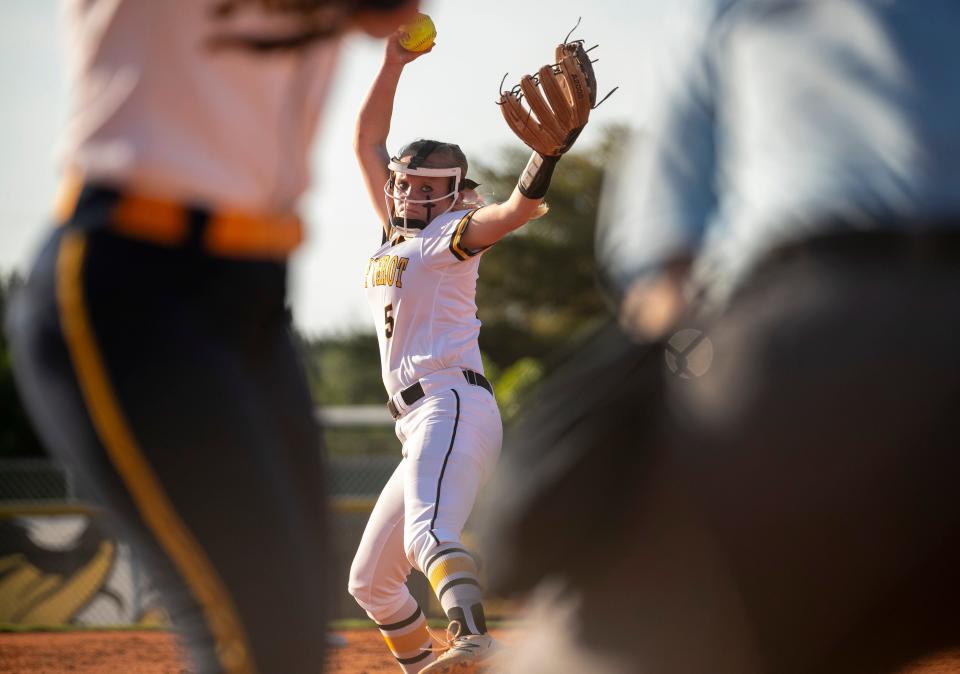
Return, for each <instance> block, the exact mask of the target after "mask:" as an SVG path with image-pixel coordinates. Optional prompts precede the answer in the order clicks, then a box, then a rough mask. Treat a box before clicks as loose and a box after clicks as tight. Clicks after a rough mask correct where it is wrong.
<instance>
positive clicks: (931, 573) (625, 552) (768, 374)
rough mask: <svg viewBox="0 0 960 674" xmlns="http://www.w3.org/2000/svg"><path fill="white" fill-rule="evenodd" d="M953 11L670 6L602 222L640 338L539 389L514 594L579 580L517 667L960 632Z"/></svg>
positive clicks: (917, 640) (514, 481) (709, 658)
mask: <svg viewBox="0 0 960 674" xmlns="http://www.w3.org/2000/svg"><path fill="white" fill-rule="evenodd" d="M958 24H960V5H958V4H957V3H955V2H952V1H950V0H921V1H912V2H900V1H897V0H891V1H884V2H880V1H873V0H826V1H802V0H792V1H791V0H788V1H784V2H770V1H766V0H725V1H724V0H690V1H687V2H682V3H675V5H674V6H671V8H670V12H669V16H668V17H667V18H665V19H664V20H663V22H662V24H661V25H658V26H657V27H656V32H657V33H658V36H659V37H660V38H662V39H663V40H662V43H658V46H659V54H660V56H661V57H662V58H663V61H662V62H661V63H660V64H659V67H658V69H657V71H656V72H657V75H658V79H657V82H656V83H655V84H654V86H653V87H652V91H651V92H650V95H649V97H648V99H647V100H648V102H649V105H650V110H649V113H648V114H645V115H644V116H645V117H646V118H647V119H648V120H649V126H648V128H646V129H644V130H643V132H642V133H641V134H638V136H637V138H636V141H635V142H634V144H633V146H632V147H630V148H629V149H628V153H627V157H626V161H625V163H624V164H623V165H622V166H621V167H620V168H619V170H617V171H616V172H615V173H614V174H613V175H612V176H611V178H612V180H611V186H610V189H609V191H608V195H607V197H606V201H605V203H604V209H603V210H604V213H603V215H602V217H601V220H602V228H601V231H600V233H599V239H598V252H599V255H600V259H601V263H602V266H603V268H604V271H605V273H606V274H607V276H608V278H609V279H610V280H611V283H612V285H613V286H614V287H615V288H617V289H618V290H619V296H620V299H621V302H620V307H621V316H620V317H621V321H622V324H623V326H624V328H625V329H626V330H627V331H628V332H629V334H630V335H631V336H632V337H633V339H635V340H636V341H637V343H638V344H637V345H636V346H630V345H629V343H628V342H627V341H626V340H625V339H622V338H617V337H616V336H611V335H606V336H605V337H604V339H605V340H606V342H602V341H600V342H598V343H597V344H595V345H593V349H592V350H588V351H587V352H585V353H584V354H582V358H581V359H580V362H578V363H576V364H574V365H572V366H571V367H570V368H568V370H567V371H566V372H564V373H563V374H562V375H561V376H559V377H557V378H555V380H554V381H551V382H549V383H548V384H547V385H546V387H545V388H546V389H547V390H548V391H549V394H548V395H549V396H551V397H553V400H545V401H543V402H542V403H541V405H540V406H539V408H537V409H535V410H534V411H533V412H532V413H531V415H530V416H529V418H528V420H527V423H526V425H525V426H524V427H523V428H521V429H520V430H519V431H518V433H517V434H516V435H515V436H512V437H511V438H510V439H508V446H509V447H510V448H511V449H516V450H517V457H518V458H517V460H516V461H515V462H513V463H512V465H507V466H505V468H506V470H505V471H504V478H503V480H502V481H499V482H500V484H499V489H498V490H497V491H496V492H495V493H494V498H495V499H498V498H499V497H501V496H502V497H503V501H500V502H501V503H503V502H507V503H506V504H505V505H503V507H502V508H501V509H500V510H499V512H498V514H497V515H496V517H495V520H494V526H495V528H494V533H495V535H496V536H497V538H496V539H495V540H499V541H501V544H500V545H499V546H492V549H491V550H489V551H488V554H489V555H490V557H491V559H492V560H494V561H496V562H497V564H499V565H501V566H502V568H500V569H499V570H497V572H496V573H494V569H491V573H494V578H495V579H496V586H497V587H500V588H507V589H512V590H514V591H521V590H526V589H529V588H530V587H531V586H532V585H533V584H535V583H536V582H537V581H538V580H539V579H542V578H544V577H552V578H554V579H556V580H559V581H560V583H559V584H558V585H559V586H560V587H562V588H563V589H561V590H559V591H558V590H554V592H555V596H554V597H553V598H552V599H550V600H545V601H544V602H543V606H546V607H547V608H544V609H543V610H541V611H540V612H539V613H538V614H537V615H538V616H539V618H540V619H541V621H542V622H540V623H537V624H536V626H537V627H540V628H543V629H535V630H533V634H531V637H530V640H529V642H528V645H529V646H530V648H529V650H528V651H527V653H526V657H524V658H522V659H518V660H517V661H516V662H517V667H516V670H515V671H518V672H523V673H524V674H531V673H533V672H551V673H552V674H557V673H564V672H580V671H591V672H636V671H644V672H664V673H669V674H679V673H689V674H702V673H703V672H714V673H720V672H722V673H729V674H750V673H754V672H756V673H759V672H776V673H777V674H784V673H791V672H796V673H797V674H799V673H801V672H807V673H809V672H818V673H828V672H836V673H837V674H839V673H841V672H843V673H852V672H871V673H873V674H879V673H881V672H893V671H898V670H899V669H901V668H902V667H903V666H905V665H906V664H907V663H909V662H911V661H915V660H916V659H918V658H920V657H922V656H924V655H925V654H927V653H930V652H932V651H936V650H938V649H943V648H947V647H950V646H956V645H958V644H960V614H958V613H957V611H956V605H957V600H958V599H960V596H958V594H960V583H957V576H956V573H957V569H958V568H960V500H958V499H957V498H956V497H955V488H956V487H955V485H956V479H957V475H958V474H960V453H958V452H957V451H956V448H957V442H958V441H957V438H958V437H960V420H958V419H960V418H958V415H957V414H956V409H957V405H958V403H960V377H958V374H957V373H958V372H960V350H958V349H957V348H956V337H955V333H956V332H957V329H958V328H960V189H957V186H958V178H960V86H958V80H957V77H956V72H957V69H958V67H960V50H958V48H957V44H956V40H955V35H954V33H955V30H954V27H955V26H957V25H958ZM601 346H602V347H603V351H602V352H601V351H600V347H601ZM584 391H586V392H588V393H589V395H585V394H584ZM557 396H565V401H564V402H557V401H556V397H557ZM611 447H613V448H614V449H611ZM507 455H508V456H509V454H507ZM603 460H605V461H603ZM598 464H599V465H598ZM517 494H519V495H517ZM571 494H576V497H577V499H578V504H579V506H580V507H579V508H577V509H576V510H575V509H573V508H570V507H567V506H566V505H565V504H564V502H563V501H560V500H559V498H558V497H561V496H563V497H566V498H569V497H570V495H571ZM565 516H569V517H567V518H566V519H564V517H565ZM543 532H549V534H546V533H543ZM558 532H559V533H558ZM565 532H570V533H569V534H566V533H565ZM501 553H502V554H501ZM540 562H543V565H540ZM538 566H539V568H538ZM497 587H495V588H494V589H497ZM545 626H546V627H545ZM551 627H552V628H554V629H553V631H551V630H550V628H551ZM541 634H545V635H546V636H545V637H544V638H540V636H539V635H541Z"/></svg>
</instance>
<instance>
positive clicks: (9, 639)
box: [0, 629, 960, 674]
mask: <svg viewBox="0 0 960 674" xmlns="http://www.w3.org/2000/svg"><path fill="white" fill-rule="evenodd" d="M337 634H339V635H341V636H343V637H344V638H345V639H346V641H347V644H346V646H343V647H341V648H335V649H333V650H331V652H330V656H329V658H328V660H327V667H326V668H325V670H324V671H325V672H328V673H335V674H374V673H376V672H392V673H393V674H397V673H398V672H399V671H400V669H399V667H397V664H396V662H395V661H394V660H393V658H391V657H390V656H389V655H388V654H387V652H386V648H385V646H384V644H383V640H382V639H381V638H380V634H379V633H378V632H377V631H376V630H373V629H359V630H344V631H338V632H337ZM494 634H495V635H496V636H497V638H498V639H501V640H503V641H505V642H506V643H507V644H509V642H510V635H509V634H508V633H504V632H503V631H500V632H499V633H498V632H495V633H494ZM0 674H190V669H188V667H187V666H186V663H185V660H184V658H183V657H182V653H181V652H180V651H179V649H178V647H177V645H176V642H175V640H174V638H173V635H172V634H170V633H169V632H130V631H123V632H64V633H60V632H28V633H0ZM901 674H960V652H956V651H955V652H951V653H946V654H942V655H940V656H937V657H934V658H930V659H928V660H926V661H925V662H923V663H921V664H919V665H916V666H913V667H910V668H907V669H904V670H902V673H901Z"/></svg>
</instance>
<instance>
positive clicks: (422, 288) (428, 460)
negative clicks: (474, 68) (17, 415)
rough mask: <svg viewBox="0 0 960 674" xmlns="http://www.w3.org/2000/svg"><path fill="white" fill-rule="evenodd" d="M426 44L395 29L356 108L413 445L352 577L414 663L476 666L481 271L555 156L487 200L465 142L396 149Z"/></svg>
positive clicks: (379, 306)
mask: <svg viewBox="0 0 960 674" xmlns="http://www.w3.org/2000/svg"><path fill="white" fill-rule="evenodd" d="M424 53H428V52H420V53H414V52H409V51H407V50H405V49H404V48H403V47H401V46H400V44H399V34H398V35H395V36H393V37H391V38H390V39H389V40H388V41H387V45H386V51H385V54H384V60H383V64H382V66H381V68H380V72H379V73H378V75H377V77H376V80H375V81H374V83H373V86H372V88H371V90H370V93H369V94H368V96H367V99H366V101H365V102H364V105H363V108H362V109H361V111H360V115H359V118H358V121H357V131H356V139H355V147H356V151H357V158H358V160H359V162H360V166H361V169H362V171H363V175H364V178H365V181H366V185H367V188H368V191H369V193H370V198H371V201H372V203H373V206H374V208H375V210H376V212H377V215H378V217H379V220H380V222H381V224H382V226H383V240H382V245H381V246H380V247H379V248H378V249H377V250H376V252H374V254H373V255H372V257H371V258H370V262H369V264H368V266H367V270H366V274H365V276H364V286H365V287H366V289H367V298H368V300H369V303H370V309H371V312H372V315H373V319H374V323H375V325H376V329H377V335H378V339H379V342H380V355H381V363H382V370H383V383H384V386H385V387H386V389H387V394H388V397H389V405H388V407H389V409H390V412H391V414H392V415H393V417H394V418H395V419H396V432H397V437H398V438H399V439H400V441H401V442H402V443H403V450H402V456H403V458H402V460H401V461H400V464H399V465H398V466H397V469H396V471H395V472H394V474H393V476H392V477H391V478H390V480H389V482H388V483H387V485H386V487H384V490H383V493H382V494H381V495H380V498H379V500H378V501H377V504H376V506H375V507H374V510H373V512H372V513H371V515H370V520H369V522H368V524H367V527H366V530H365V531H364V534H363V539H362V541H361V543H360V547H359V549H358V550H357V554H356V558H355V559H354V561H353V565H352V568H351V570H350V588H349V589H350V593H351V594H352V595H353V596H354V597H355V598H356V600H357V603H358V604H360V606H361V607H363V609H364V610H365V611H366V612H367V614H368V615H369V616H370V617H371V619H373V620H374V621H376V623H377V624H378V625H379V627H380V630H381V632H382V633H383V636H384V639H385V640H386V642H387V645H388V646H389V648H390V650H391V652H392V653H393V654H394V656H395V657H396V658H397V661H398V662H399V663H400V667H401V668H402V669H403V671H404V672H407V673H413V672H421V671H422V672H425V673H426V672H430V673H431V674H436V673H441V672H454V671H455V672H462V673H464V674H468V673H469V672H473V671H477V668H478V667H480V666H482V665H484V664H485V663H486V662H488V661H489V658H490V656H491V655H493V654H494V652H495V650H496V646H495V644H494V643H493V641H492V639H491V637H490V636H489V635H488V634H487V628H486V621H485V617H484V612H483V606H482V603H481V600H482V595H481V590H480V586H479V583H478V579H477V567H476V564H475V562H474V559H473V557H472V556H471V554H470V552H468V551H467V550H466V549H465V547H464V545H463V543H462V541H461V533H462V531H463V527H464V524H465V523H466V521H467V517H468V516H469V514H470V511H471V510H472V508H473V504H474V500H475V499H476V496H477V493H478V490H479V489H480V487H481V485H482V484H483V483H484V482H485V481H486V479H487V478H488V477H489V475H490V474H491V473H492V471H493V468H494V465H495V464H496V462H497V458H498V457H499V455H500V443H501V439H502V433H503V430H502V425H501V421H500V412H499V410H498V409H497V403H496V399H495V398H494V396H493V389H492V387H491V385H490V383H489V382H488V381H487V379H486V378H485V377H484V375H483V364H482V362H481V358H480V347H479V344H478V341H477V340H478V337H479V333H480V321H479V320H478V319H477V305H476V284H477V277H478V274H479V265H480V259H481V257H482V255H483V253H484V252H485V251H486V250H487V249H488V248H490V247H491V246H492V245H494V244H495V243H496V242H497V241H499V240H500V239H501V238H502V237H503V236H505V235H506V234H508V233H509V232H511V231H513V230H515V229H517V228H518V227H521V226H523V225H524V224H526V222H527V221H528V220H530V219H531V218H533V217H535V216H537V215H539V214H540V213H542V212H543V207H542V205H541V204H542V200H543V196H544V194H545V193H546V190H547V187H548V186H549V183H550V173H551V172H552V165H551V166H550V167H549V168H544V170H537V168H536V167H534V168H530V167H528V171H527V173H526V174H525V175H524V176H523V177H522V178H521V180H520V182H519V184H518V186H517V188H516V189H514V191H513V193H512V194H511V195H510V197H509V199H507V200H506V201H505V202H503V203H500V204H490V205H483V204H482V203H480V202H478V201H477V199H476V194H475V191H474V188H475V187H476V183H474V182H473V181H472V180H470V179H469V178H467V176H466V174H467V160H466V157H465V156H464V155H463V152H462V151H461V150H460V148H459V146H457V145H453V144H451V143H441V142H437V141H432V140H417V141H414V142H412V143H409V144H408V145H406V146H404V147H403V149H401V150H400V151H399V152H398V153H397V156H395V157H392V158H391V156H390V155H389V153H388V152H387V149H386V143H387V136H388V134H389V131H390V121H391V117H392V114H393V102H394V97H395V95H396V90H397V85H398V83H399V79H400V76H401V74H402V72H403V69H404V67H405V66H406V65H407V64H408V63H410V62H412V61H413V60H415V59H417V58H419V57H420V56H421V55H422V54H424ZM570 144H572V140H571V142H570ZM568 147H569V146H568ZM564 151H565V150H564ZM560 154H562V153H560ZM555 159H556V160H559V154H558V155H557V157H556V158H555ZM555 163H556V161H554V162H553V164H555ZM411 569H417V570H419V571H421V572H423V573H424V575H426V576H427V578H428V579H429V580H430V584H431V586H432V587H433V590H434V592H435V593H436V595H437V599H438V601H439V602H440V605H441V606H442V607H443V609H444V611H445V613H446V615H447V617H448V619H449V621H450V627H449V629H448V635H449V639H450V644H449V645H450V648H449V649H448V650H447V651H446V652H444V653H443V654H441V655H440V656H439V658H437V657H436V654H435V653H434V652H433V651H431V650H430V647H431V639H430V635H429V633H428V631H427V625H426V619H425V617H424V615H423V612H422V610H421V608H420V607H419V606H418V605H417V602H416V600H415V599H414V598H413V597H412V596H411V595H410V593H409V591H408V590H407V588H406V586H405V584H404V582H405V581H406V579H407V576H408V575H409V574H410V571H411Z"/></svg>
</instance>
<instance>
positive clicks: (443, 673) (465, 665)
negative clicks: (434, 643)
mask: <svg viewBox="0 0 960 674" xmlns="http://www.w3.org/2000/svg"><path fill="white" fill-rule="evenodd" d="M499 651H500V645H499V644H498V643H497V642H496V641H494V640H493V637H491V636H490V635H489V634H465V635H464V636H462V637H454V638H453V639H452V640H451V641H450V649H449V650H447V651H446V652H444V653H443V654H442V655H441V656H440V657H438V658H437V660H436V662H433V663H431V664H430V665H428V666H427V667H425V668H423V669H422V670H421V671H420V674H479V673H480V672H486V671H489V669H488V668H489V667H490V666H491V665H493V660H494V656H495V655H497V653H499Z"/></svg>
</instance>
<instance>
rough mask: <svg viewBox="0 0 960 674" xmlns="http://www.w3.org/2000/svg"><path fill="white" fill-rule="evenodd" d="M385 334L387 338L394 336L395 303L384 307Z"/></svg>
mask: <svg viewBox="0 0 960 674" xmlns="http://www.w3.org/2000/svg"><path fill="white" fill-rule="evenodd" d="M383 334H384V335H386V336H387V339H390V338H391V337H393V305H392V304H388V305H387V306H385V307H384V308H383Z"/></svg>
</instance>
